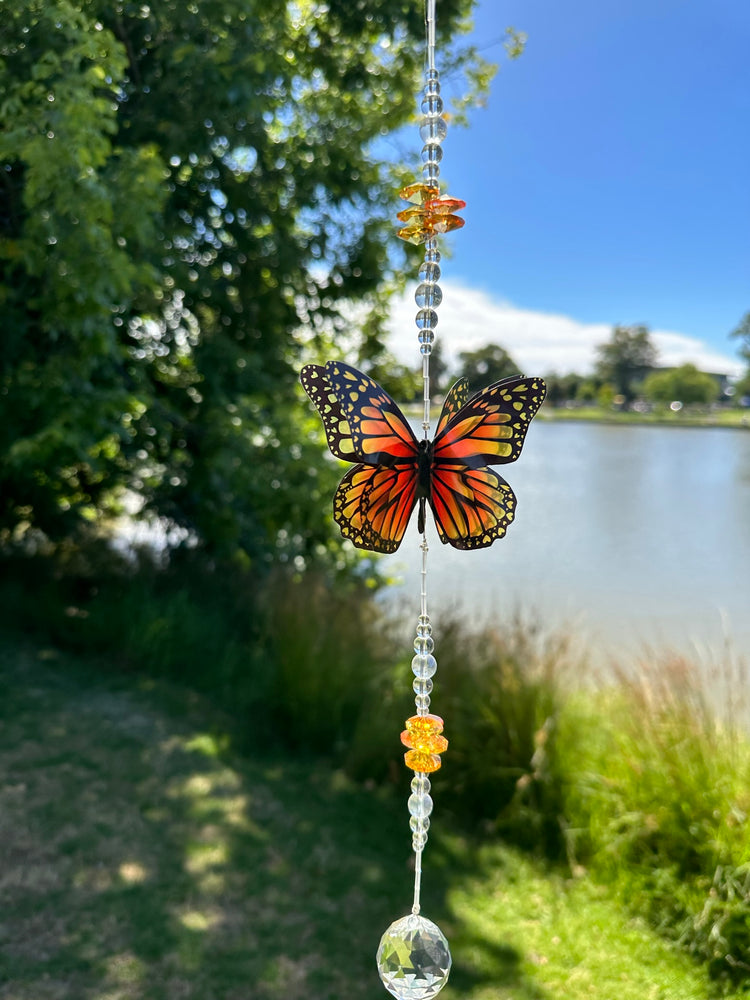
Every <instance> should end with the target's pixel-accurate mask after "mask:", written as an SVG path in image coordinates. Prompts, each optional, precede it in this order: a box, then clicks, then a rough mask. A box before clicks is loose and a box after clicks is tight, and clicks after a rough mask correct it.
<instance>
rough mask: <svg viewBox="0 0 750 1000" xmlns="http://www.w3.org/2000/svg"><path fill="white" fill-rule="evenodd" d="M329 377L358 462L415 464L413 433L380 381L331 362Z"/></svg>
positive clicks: (338, 363)
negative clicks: (407, 462) (381, 386)
mask: <svg viewBox="0 0 750 1000" xmlns="http://www.w3.org/2000/svg"><path fill="white" fill-rule="evenodd" d="M326 374H327V376H328V380H329V382H330V384H331V387H332V388H333V391H334V392H335V394H336V396H337V398H338V401H339V405H340V406H341V411H342V413H343V416H344V417H345V419H346V421H347V423H348V426H349V429H350V433H351V437H352V441H353V442H354V448H355V450H356V452H357V455H358V461H360V462H366V463H367V464H370V465H386V466H392V465H393V464H394V463H395V462H399V461H400V462H404V461H405V460H406V461H413V462H415V463H416V460H417V451H418V446H417V439H416V438H415V437H414V432H413V431H412V429H411V427H410V426H409V424H408V423H407V421H406V417H404V415H403V413H402V412H401V410H400V409H399V408H398V406H396V404H395V403H394V402H393V400H392V399H391V397H390V396H389V395H388V393H387V392H385V391H384V390H383V389H381V388H380V386H379V385H378V384H377V382H374V381H373V380H372V379H371V378H369V376H367V375H363V374H362V372H360V371H357V369H356V368H352V367H351V366H350V365H345V364H343V363H341V362H338V361H329V362H328V364H327V365H326ZM415 474H416V465H415Z"/></svg>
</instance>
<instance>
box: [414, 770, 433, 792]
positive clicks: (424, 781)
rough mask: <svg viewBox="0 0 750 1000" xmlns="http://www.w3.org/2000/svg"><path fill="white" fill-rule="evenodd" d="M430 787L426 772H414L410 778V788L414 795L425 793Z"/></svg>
mask: <svg viewBox="0 0 750 1000" xmlns="http://www.w3.org/2000/svg"><path fill="white" fill-rule="evenodd" d="M431 787H432V786H431V785H430V779H429V778H428V777H427V775H426V774H415V775H414V777H413V778H412V779H411V790H412V792H413V793H414V794H415V795H427V794H428V793H429V791H430V788H431Z"/></svg>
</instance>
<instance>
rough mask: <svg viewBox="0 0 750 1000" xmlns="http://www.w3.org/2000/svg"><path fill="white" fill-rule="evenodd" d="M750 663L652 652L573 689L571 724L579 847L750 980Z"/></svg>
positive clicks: (700, 952) (736, 979) (645, 904)
mask: <svg viewBox="0 0 750 1000" xmlns="http://www.w3.org/2000/svg"><path fill="white" fill-rule="evenodd" d="M746 690H747V677H746V674H745V672H744V671H743V669H742V665H741V664H740V663H739V662H738V661H736V660H734V659H733V658H731V657H728V658H727V659H726V661H725V663H724V664H723V665H718V666H715V667H714V668H713V669H712V670H710V671H709V670H703V669H702V668H701V667H700V666H699V665H698V664H696V663H694V662H691V661H689V660H687V659H686V658H685V657H682V656H679V655H674V654H662V655H660V656H652V657H649V658H648V659H644V661H643V662H642V663H641V664H640V665H639V668H638V669H637V670H635V669H634V670H631V671H628V672H625V671H619V672H618V676H617V679H616V682H615V683H613V684H610V685H607V686H606V687H604V688H602V689H600V690H599V691H598V692H591V691H589V692H586V693H583V694H581V695H579V696H578V697H576V698H574V699H571V701H570V702H569V703H568V705H567V707H566V710H565V712H564V713H563V717H562V719H561V725H560V731H559V733H558V743H557V753H558V767H559V769H560V773H561V775H562V776H563V788H562V792H563V796H564V815H565V819H566V822H567V825H568V848H569V851H570V854H571V856H572V857H573V858H574V859H575V860H576V861H579V862H582V863H584V864H585V865H587V866H588V867H589V868H590V870H591V871H592V872H593V873H594V874H595V875H596V876H597V877H599V878H602V879H605V880H607V881H610V882H611V883H613V884H615V885H616V886H617V887H618V889H619V890H620V892H621V894H622V897H623V899H624V900H625V901H626V902H627V903H628V905H630V906H631V907H632V908H633V909H635V910H637V911H638V912H640V913H642V914H644V915H646V916H647V917H648V918H649V919H650V921H651V922H652V923H653V924H654V925H655V926H657V927H658V928H659V929H660V930H661V931H662V932H663V933H665V934H666V935H667V936H669V937H671V938H673V939H674V940H676V941H678V942H679V943H680V944H681V945H682V946H684V947H685V948H687V949H688V951H690V952H691V953H692V954H693V955H694V956H695V957H696V958H698V959H700V960H701V961H703V962H706V963H707V964H708V966H709V968H710V970H711V972H712V974H713V975H714V976H715V978H716V979H717V981H718V982H719V983H720V984H721V985H723V986H724V987H725V988H726V990H727V991H730V992H731V991H732V990H736V989H738V988H741V987H742V985H743V984H744V985H745V986H747V987H748V988H750V819H749V817H750V741H749V738H748V730H747V714H746V713H745V711H744V708H745V705H744V704H743V699H744V693H745V691H746Z"/></svg>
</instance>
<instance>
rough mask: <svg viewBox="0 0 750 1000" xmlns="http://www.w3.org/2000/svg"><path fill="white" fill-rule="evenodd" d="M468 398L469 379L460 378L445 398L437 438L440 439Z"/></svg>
mask: <svg viewBox="0 0 750 1000" xmlns="http://www.w3.org/2000/svg"><path fill="white" fill-rule="evenodd" d="M468 398H469V380H468V379H467V378H460V379H459V380H458V382H454V384H453V385H452V386H451V387H450V389H449V391H448V395H447V396H446V397H445V401H444V402H443V409H442V410H441V411H440V419H439V420H438V425H437V430H436V431H435V437H436V438H437V437H439V435H440V433H441V432H442V430H443V428H444V427H445V426H446V425H447V424H448V423H449V421H450V420H451V418H452V417H455V415H456V414H457V413H458V411H459V410H460V409H461V407H462V406H463V405H464V403H465V402H466V400H467V399H468Z"/></svg>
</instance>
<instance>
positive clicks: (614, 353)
mask: <svg viewBox="0 0 750 1000" xmlns="http://www.w3.org/2000/svg"><path fill="white" fill-rule="evenodd" d="M596 353H597V362H596V374H597V376H598V378H599V379H601V381H602V382H607V383H610V384H611V385H612V386H613V387H614V389H615V391H616V392H617V393H619V394H620V395H622V396H624V397H625V400H626V402H629V401H630V400H632V399H634V398H635V396H636V395H637V385H638V383H639V382H641V381H642V380H643V379H644V378H645V377H646V375H647V374H648V372H649V371H650V370H651V369H652V368H653V367H654V365H655V364H656V359H657V350H656V347H655V346H654V345H653V343H652V341H651V338H650V336H649V332H648V328H647V327H645V326H615V327H614V328H613V330H612V336H611V337H610V339H609V340H608V341H607V342H606V343H605V344H600V345H599V346H598V347H597V348H596Z"/></svg>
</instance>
